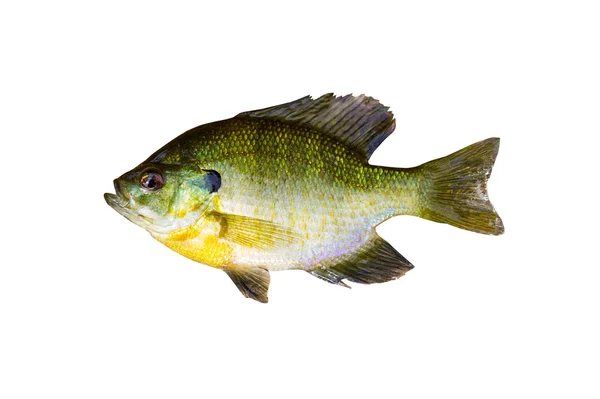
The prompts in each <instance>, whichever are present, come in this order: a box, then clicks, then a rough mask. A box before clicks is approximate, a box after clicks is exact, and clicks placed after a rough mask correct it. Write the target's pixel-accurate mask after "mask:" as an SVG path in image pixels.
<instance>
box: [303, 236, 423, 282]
mask: <svg viewBox="0 0 600 399" xmlns="http://www.w3.org/2000/svg"><path fill="white" fill-rule="evenodd" d="M413 267H414V266H413V265H412V264H411V263H410V262H409V261H408V260H406V258H405V257H404V256H402V255H400V254H399V253H398V251H396V250H395V249H394V247H392V246H391V245H390V244H389V243H388V242H387V241H385V240H384V239H383V238H381V237H379V235H377V233H374V235H373V238H371V239H370V240H369V241H367V242H366V243H365V244H364V245H363V246H362V248H361V249H360V250H359V251H357V252H355V253H354V254H352V255H350V256H349V257H346V258H344V259H342V260H341V261H340V262H339V263H338V264H335V265H333V266H329V267H317V268H315V269H313V270H309V271H308V272H309V273H310V274H312V275H313V276H315V277H318V278H320V279H322V280H325V281H327V282H329V283H332V284H338V285H343V286H345V287H348V286H347V285H346V284H345V283H344V282H343V281H342V280H344V279H346V280H348V281H352V282H355V283H361V284H372V283H383V282H386V281H390V280H395V279H397V278H399V277H402V276H403V275H404V274H405V273H406V272H407V271H409V270H410V269H412V268H413Z"/></svg>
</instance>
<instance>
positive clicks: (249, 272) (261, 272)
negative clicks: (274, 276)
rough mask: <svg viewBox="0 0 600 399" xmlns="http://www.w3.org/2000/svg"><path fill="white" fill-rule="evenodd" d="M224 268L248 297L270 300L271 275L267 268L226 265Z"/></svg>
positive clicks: (263, 300) (260, 300)
mask: <svg viewBox="0 0 600 399" xmlns="http://www.w3.org/2000/svg"><path fill="white" fill-rule="evenodd" d="M223 270H224V271H225V273H227V275H228V276H229V277H230V278H231V281H233V283H234V284H235V285H236V287H238V289H239V290H240V292H241V293H242V295H244V296H245V297H246V298H252V299H254V300H256V301H258V302H262V303H267V302H268V301H269V298H268V293H269V283H270V282H271V275H270V274H269V271H268V270H267V269H264V268H262V267H252V268H242V267H225V268H223Z"/></svg>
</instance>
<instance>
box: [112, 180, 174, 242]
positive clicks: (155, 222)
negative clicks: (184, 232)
mask: <svg viewBox="0 0 600 399" xmlns="http://www.w3.org/2000/svg"><path fill="white" fill-rule="evenodd" d="M115 191H116V194H112V193H105V194H104V200H105V201H106V203H107V204H108V205H109V206H110V207H111V208H112V209H114V210H115V211H117V212H118V213H119V214H120V215H121V216H123V217H124V218H126V219H127V220H129V221H130V222H132V223H133V224H136V225H138V226H140V227H142V228H143V229H145V230H147V231H149V232H150V233H156V234H160V233H165V232H168V230H169V226H170V225H171V223H172V221H169V220H160V219H156V218H153V217H150V216H149V215H144V214H142V213H140V212H138V211H136V210H134V208H135V204H134V202H133V201H132V200H131V198H129V197H128V196H126V195H123V194H122V193H121V191H120V190H119V185H118V183H117V182H116V181H115Z"/></svg>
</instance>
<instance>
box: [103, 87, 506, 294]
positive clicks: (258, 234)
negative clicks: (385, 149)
mask: <svg viewBox="0 0 600 399" xmlns="http://www.w3.org/2000/svg"><path fill="white" fill-rule="evenodd" d="M394 128H395V121H394V116H393V114H392V112H390V111H389V108H388V107H386V106H383V105H382V104H380V103H379V101H377V100H375V99H373V98H371V97H367V96H364V95H361V96H356V97H355V96H351V95H348V96H343V97H336V96H334V95H333V94H326V95H324V96H322V97H319V98H317V99H312V98H311V97H304V98H301V99H299V100H296V101H293V102H290V103H286V104H282V105H277V106H274V107H270V108H265V109H261V110H256V111H249V112H243V113H241V114H239V115H237V116H235V117H233V118H231V119H227V120H223V121H219V122H213V123H209V124H206V125H202V126H198V127H196V128H194V129H191V130H189V131H187V132H185V133H183V134H182V135H180V136H179V137H177V138H175V139H174V140H173V141H171V142H170V143H168V144H167V145H165V146H164V147H162V148H161V149H159V150H158V151H157V152H155V153H154V154H152V155H151V156H150V157H149V158H148V159H147V160H146V161H144V162H142V163H141V164H140V165H139V166H137V167H136V168H134V169H133V170H131V171H129V172H127V173H125V174H123V175H122V176H121V177H119V178H117V179H116V180H115V181H114V185H115V190H116V194H108V193H107V194H105V199H106V202H107V203H108V204H109V205H110V206H111V207H112V208H113V209H115V210H116V211H117V212H119V213H120V214H121V215H123V216H125V217H126V218H127V219H129V220H130V221H131V222H133V223H135V224H137V225H139V226H141V227H143V228H144V229H146V230H147V231H148V232H149V233H150V234H151V235H152V237H154V238H155V239H156V240H158V241H160V242H161V243H163V244H164V245H166V246H167V247H169V248H171V249H172V250H174V251H176V252H178V253H180V254H181V255H183V256H186V257H188V258H190V259H192V260H195V261H197V262H200V263H203V264H205V265H208V266H212V267H215V268H219V269H222V270H223V271H225V273H227V274H228V275H229V277H230V278H231V279H232V280H233V282H234V283H235V284H236V286H237V287H238V288H239V290H240V291H241V293H242V294H244V295H245V296H246V297H249V298H252V299H255V300H257V301H260V302H267V300H268V299H267V293H268V288H269V283H270V274H269V273H270V271H276V270H289V269H297V270H304V271H306V272H308V273H310V274H312V275H313V276H316V277H318V278H321V279H323V280H325V281H327V282H329V283H332V284H339V285H344V286H346V284H345V282H344V281H345V280H347V281H351V282H357V283H362V284H371V283H382V282H385V281H389V280H393V279H396V278H398V277H401V276H402V275H404V274H405V273H406V272H407V271H409V270H410V269H412V268H413V265H412V264H411V263H410V262H409V261H408V260H407V259H406V258H404V257H403V256H402V255H400V253H398V252H397V251H396V250H395V249H394V248H393V247H392V246H391V245H390V244H389V243H387V242H386V241H384V240H383V239H382V238H381V237H379V236H378V235H377V233H376V231H375V227H376V226H377V225H378V224H380V223H382V222H383V221H385V220H387V219H389V218H391V217H393V216H397V215H413V216H419V217H422V218H425V219H429V220H432V221H435V222H441V223H447V224H450V225H453V226H456V227H459V228H462V229H466V230H470V231H474V232H477V233H483V234H493V235H499V234H502V233H503V232H504V227H503V224H502V221H501V219H500V217H499V216H498V214H497V213H496V211H495V210H494V207H493V206H492V204H491V203H490V201H489V198H488V194H487V181H488V178H489V177H490V173H491V170H492V167H493V165H494V162H495V159H496V155H497V153H498V147H499V143H500V140H499V139H498V138H489V139H487V140H483V141H480V142H478V143H475V144H472V145H470V146H468V147H466V148H464V149H462V150H460V151H458V152H455V153H453V154H451V155H448V156H446V157H444V158H440V159H436V160H433V161H430V162H427V163H425V164H423V165H421V166H417V167H413V168H393V167H386V166H375V165H370V164H369V162H368V161H369V157H370V156H371V154H373V152H374V151H375V150H376V149H377V147H378V146H379V145H380V144H381V143H382V142H383V141H384V140H385V139H386V137H388V136H389V135H390V134H391V133H392V132H393V131H394Z"/></svg>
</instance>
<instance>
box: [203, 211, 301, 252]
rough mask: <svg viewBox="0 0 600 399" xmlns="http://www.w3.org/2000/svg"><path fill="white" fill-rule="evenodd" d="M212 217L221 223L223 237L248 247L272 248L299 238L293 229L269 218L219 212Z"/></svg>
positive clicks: (282, 245)
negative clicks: (263, 218) (270, 220)
mask: <svg viewBox="0 0 600 399" xmlns="http://www.w3.org/2000/svg"><path fill="white" fill-rule="evenodd" d="M211 217H214V218H215V219H216V220H218V221H219V223H220V225H221V230H220V232H219V236H220V237H221V238H223V239H225V240H228V241H231V242H233V243H236V244H239V245H244V246H246V247H251V248H259V249H272V248H275V247H284V246H288V245H290V244H292V243H293V242H295V241H296V240H298V239H299V236H298V234H296V233H295V232H294V231H293V230H292V229H290V228H287V227H284V226H280V225H278V224H276V223H273V222H269V221H268V220H262V219H256V218H252V217H248V216H241V215H230V214H226V213H219V212H213V213H212V214H211Z"/></svg>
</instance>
